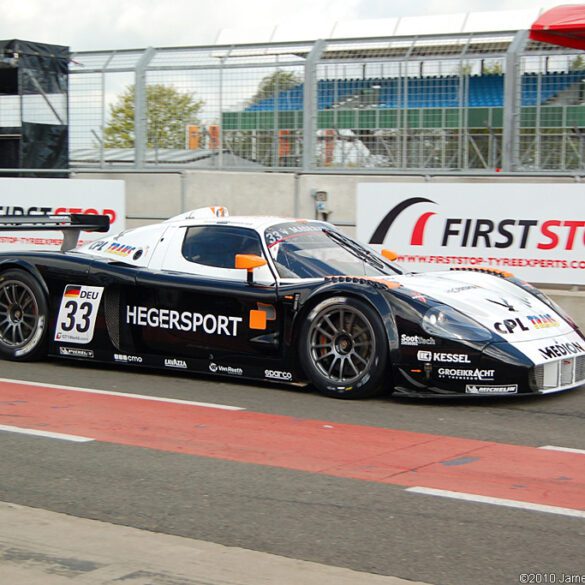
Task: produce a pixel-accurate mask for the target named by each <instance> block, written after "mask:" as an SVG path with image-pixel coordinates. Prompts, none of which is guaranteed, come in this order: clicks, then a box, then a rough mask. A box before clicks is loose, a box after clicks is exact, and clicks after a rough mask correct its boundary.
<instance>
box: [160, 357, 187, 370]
mask: <svg viewBox="0 0 585 585" xmlns="http://www.w3.org/2000/svg"><path fill="white" fill-rule="evenodd" d="M165 366H166V367H167V368H179V369H182V370H186V369H187V362H185V361H184V360H178V359H176V358H165Z"/></svg>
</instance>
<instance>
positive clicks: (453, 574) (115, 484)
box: [0, 362, 585, 585]
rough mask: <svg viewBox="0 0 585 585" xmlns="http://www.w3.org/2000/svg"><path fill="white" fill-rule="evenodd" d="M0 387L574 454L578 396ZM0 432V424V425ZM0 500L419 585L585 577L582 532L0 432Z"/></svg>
mask: <svg viewBox="0 0 585 585" xmlns="http://www.w3.org/2000/svg"><path fill="white" fill-rule="evenodd" d="M0 368H1V374H0V375H1V377H3V378H13V379H21V380H29V381H37V382H41V383H50V384H63V385H69V386H75V385H76V386H82V387H86V388H95V389H103V390H114V391H120V392H128V393H137V394H145V395H152V396H162V397H166V398H178V399H182V400H193V401H203V402H216V403H221V404H229V405H234V406H240V407H244V408H246V409H248V410H251V411H256V412H265V413H272V414H283V415H288V416H293V417H299V418H315V419H321V420H329V421H334V422H337V423H342V422H343V423H352V424H359V425H369V426H376V427H385V428H393V429H402V430H409V431H417V432H424V433H432V434H440V435H449V436H456V437H466V438H473V439H480V440H488V441H496V442H502V443H510V444H518V445H530V446H541V445H557V446H563V447H571V448H576V449H585V431H584V430H583V423H584V422H585V388H584V389H581V390H577V391H573V392H568V393H562V394H557V395H549V396H544V397H537V398H529V399H513V400H510V399H496V400H477V399H475V400H473V401H462V400H460V401H456V402H453V401H442V402H437V401H423V402H421V401H410V400H409V401H407V400H404V399H398V400H397V399H391V398H380V399H375V400H367V401H358V402H355V401H354V402H349V401H348V402H346V401H340V400H333V399H328V398H324V397H321V396H319V395H317V394H313V393H309V392H307V391H305V390H302V389H290V388H286V387H284V386H276V385H269V384H266V385H256V384H250V383H242V382H238V383H231V381H230V380H227V379H221V380H219V379H215V378H209V377H191V376H184V375H180V374H177V375H168V374H166V375H164V374H160V373H158V374H157V373H145V372H143V371H139V370H134V369H133V370H130V369H128V370H119V369H109V368H101V367H99V368H98V367H89V366H76V365H75V364H66V363H63V362H44V363H37V364H27V365H23V364H13V363H9V362H0ZM0 423H1V417H0ZM0 454H1V457H0V500H3V501H7V502H13V503H16V504H22V505H26V506H32V507H37V508H43V509H47V510H52V511H56V512H64V513H67V514H71V515H74V516H78V517H82V518H91V519H96V520H102V521H105V522H110V523H114V524H121V525H125V526H131V527H135V528H142V529H146V530H151V531H155V532H162V533H166V534H171V535H177V536H186V537H190V538H196V539H200V540H205V541H209V542H215V543H219V544H224V545H228V546H238V547H242V548H247V549H251V550H257V551H264V552H269V553H273V554H277V555H282V556H286V557H291V558H298V559H304V560H310V561H315V562H319V563H324V564H328V565H333V566H339V567H347V568H351V569H355V570H359V571H366V572H371V573H377V574H383V575H393V576H397V577H402V578H405V579H412V580H417V581H424V582H428V583H435V584H438V583H445V584H447V583H449V584H454V585H458V584H461V585H475V584H477V585H480V584H481V585H489V584H491V583H494V584H500V583H502V584H509V583H518V582H519V576H520V574H521V573H539V572H540V573H555V574H558V575H559V577H558V578H559V579H560V575H561V574H583V573H585V561H584V560H583V559H584V550H585V549H584V542H585V521H584V520H583V519H579V518H567V517H562V516H555V515H551V514H543V513H538V512H532V511H523V510H513V509H508V508H500V507H496V506H490V505H486V504H476V503H470V502H460V501H454V500H443V499H440V498H435V497H432V496H422V495H418V494H411V493H408V492H405V491H404V490H403V489H401V488H399V487H394V486H388V485H382V484H375V483H370V482H365V481H358V480H349V479H340V478H334V477H327V476H322V475H315V474H310V473H304V472H296V471H290V470H285V469H276V468H272V467H264V466H258V465H250V464H243V463H235V462H228V461H221V460H215V459H209V458H200V457H193V456H186V455H178V454H172V453H163V452H158V451H152V450H148V449H142V448H134V447H125V446H121V445H115V444H106V443H99V442H95V443H88V444H83V445H79V444H68V443H63V442H60V441H54V440H50V439H40V438H34V437H27V436H22V435H12V434H9V433H0Z"/></svg>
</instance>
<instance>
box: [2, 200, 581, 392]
mask: <svg viewBox="0 0 585 585" xmlns="http://www.w3.org/2000/svg"><path fill="white" fill-rule="evenodd" d="M1 223H2V225H1V226H0V229H4V230H14V229H21V230H33V229H34V230H46V229H52V230H55V229H58V230H62V231H63V232H64V234H65V238H64V244H63V248H62V250H61V251H31V252H29V251H26V252H4V253H2V254H0V355H1V356H3V357H4V358H7V359H10V360H17V361H28V360H34V359H39V358H43V357H44V356H47V355H48V356H51V357H59V358H65V359H72V360H83V361H90V362H101V363H110V364H119V365H120V366H123V367H130V366H133V367H149V368H162V369H166V370H168V371H185V372H192V373H199V374H201V373H204V374H207V375H211V376H228V377H231V378H246V379H252V380H266V381H271V382H281V383H287V384H304V385H306V384H310V385H312V387H314V388H315V389H317V390H318V391H319V392H321V393H323V394H325V395H327V396H333V397H340V398H363V397H368V396H373V395H375V394H378V393H381V392H383V391H388V392H395V393H400V394H407V395H413V396H448V395H450V396H481V395H484V396H494V395H521V394H545V393H549V392H557V391H561V390H567V389H570V388H575V387H578V386H580V385H582V384H583V383H584V382H585V338H584V337H583V335H582V333H581V332H580V331H579V329H578V327H577V326H576V325H575V323H574V322H573V321H572V320H571V318H570V317H569V316H568V315H566V314H565V313H564V312H563V310H562V309H560V308H559V307H558V306H557V305H556V304H555V303H554V302H552V301H551V300H550V299H549V298H547V297H546V296H545V295H544V294H542V293H541V292H540V291H538V290H537V289H535V288H534V287H532V286H531V285H530V284H528V283H526V282H523V281H521V280H519V279H517V278H515V277H514V276H513V275H512V274H509V273H506V272H502V271H499V270H493V269H488V268H485V269H484V268H478V267H471V268H466V267H460V268H457V269H451V270H448V271H441V272H431V273H418V274H417V273H409V272H405V271H404V270H402V269H401V268H400V266H399V265H398V264H396V262H395V259H396V254H394V253H392V252H390V251H388V250H383V251H382V252H381V253H377V252H376V251H374V250H373V249H371V248H370V247H368V246H365V245H363V244H361V243H359V242H357V241H356V240H354V239H352V238H350V237H348V236H347V235H345V234H344V233H342V231H340V230H339V229H337V228H336V227H334V226H333V225H331V224H329V223H326V222H322V221H317V220H301V219H287V218H275V217H230V215H229V214H228V211H227V209H226V208H224V207H208V208H203V209H197V210H193V211H190V212H187V213H183V214H181V215H178V216H177V217H173V218H171V219H169V220H167V221H163V222H162V223H158V224H155V225H148V226H143V227H138V228H135V229H131V230H127V231H124V232H122V233H120V234H118V235H114V236H106V237H103V238H101V239H97V240H94V241H91V242H88V243H85V244H83V245H80V246H78V247H75V243H76V240H77V237H78V236H79V233H80V231H81V230H84V231H90V230H97V231H107V229H108V218H107V217H105V216H78V215H70V216H51V217H47V216H29V217H26V216H19V217H4V218H3V219H2V222H1Z"/></svg>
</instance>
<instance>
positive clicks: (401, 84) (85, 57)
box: [69, 31, 585, 173]
mask: <svg viewBox="0 0 585 585" xmlns="http://www.w3.org/2000/svg"><path fill="white" fill-rule="evenodd" d="M584 83H585V59H583V57H582V56H581V54H579V53H578V52H575V51H570V50H567V49H561V48H558V47H553V46H551V45H546V44H542V43H537V42H532V41H528V40H527V35H526V31H520V32H514V31H512V32H504V33H493V34H487V33H474V34H465V35H462V34H459V35H436V36H424V37H389V38H379V39H361V40H360V39H355V40H329V41H316V42H298V43H270V44H258V45H251V44H249V45H234V46H209V47H189V48H165V49H146V50H135V51H132V50H125V51H101V52H84V53H77V54H75V55H74V60H73V62H72V64H71V66H70V109H69V112H70V159H71V163H72V165H73V166H75V167H81V168H96V167H97V168H104V169H106V168H112V167H130V168H137V169H142V168H149V167H152V168H160V167H165V168H171V167H173V168H204V169H205V168H207V169H234V170H253V169H256V170H266V171H269V170H284V171H287V170H290V171H298V170H300V171H303V172H309V171H310V172H319V171H335V172H376V173H383V172H396V171H410V170H412V171H426V170H432V171H433V172H435V171H449V172H453V171H461V172H469V171H475V172H487V173H490V172H496V171H499V170H502V169H503V170H506V171H530V172H535V171H536V172H537V171H544V172H551V171H553V172H554V171H558V172H574V171H582V170H583V169H584V168H585V114H583V113H582V109H583V104H584V103H585V85H584Z"/></svg>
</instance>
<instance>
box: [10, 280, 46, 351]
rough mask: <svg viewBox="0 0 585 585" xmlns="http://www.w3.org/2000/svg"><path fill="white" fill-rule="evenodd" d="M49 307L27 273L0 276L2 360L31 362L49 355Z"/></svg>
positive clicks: (36, 283) (41, 292) (38, 287)
mask: <svg viewBox="0 0 585 585" xmlns="http://www.w3.org/2000/svg"><path fill="white" fill-rule="evenodd" d="M48 314H49V310H48V305H47V299H46V296H45V293H44V291H43V289H42V288H41V286H40V284H39V282H38V281H37V279H36V278H35V277H34V276H32V275H31V274H29V273H28V272H26V271H24V270H18V269H13V270H6V271H5V272H2V273H0V357H3V358H5V359H9V360H15V361H32V360H35V359H38V358H40V357H43V356H44V355H45V354H46V344H47V334H48V328H49V322H48Z"/></svg>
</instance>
